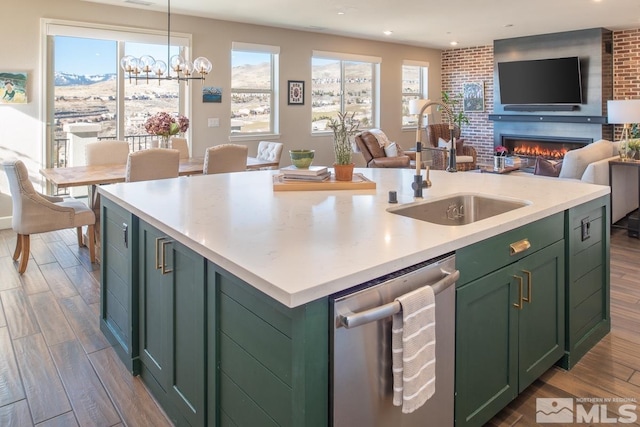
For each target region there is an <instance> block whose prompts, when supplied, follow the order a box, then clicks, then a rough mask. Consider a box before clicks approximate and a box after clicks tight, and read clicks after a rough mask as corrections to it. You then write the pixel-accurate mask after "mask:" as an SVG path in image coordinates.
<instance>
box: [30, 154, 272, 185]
mask: <svg viewBox="0 0 640 427" xmlns="http://www.w3.org/2000/svg"><path fill="white" fill-rule="evenodd" d="M278 165H279V162H277V161H271V160H261V159H258V158H256V157H247V170H256V169H262V168H269V167H276V168H277V167H278ZM203 167H204V157H190V158H188V159H180V166H179V169H178V174H179V175H180V176H188V175H199V174H202V172H203ZM126 173H127V165H125V164H110V165H90V166H89V165H87V166H70V167H66V168H43V169H40V174H41V175H42V176H43V177H44V178H45V179H46V180H47V181H49V183H51V184H52V185H54V186H55V187H57V188H69V187H82V186H85V185H87V186H95V185H104V184H114V183H117V182H125V177H126Z"/></svg>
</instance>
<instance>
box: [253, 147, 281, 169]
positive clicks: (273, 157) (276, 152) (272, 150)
mask: <svg viewBox="0 0 640 427" xmlns="http://www.w3.org/2000/svg"><path fill="white" fill-rule="evenodd" d="M283 146H284V144H283V143H281V142H271V141H260V142H259V143H258V154H257V155H256V158H257V159H258V160H265V161H268V162H278V165H279V164H280V157H282V148H283ZM278 167H279V166H271V167H265V168H262V169H278Z"/></svg>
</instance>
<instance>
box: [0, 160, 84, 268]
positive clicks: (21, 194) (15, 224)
mask: <svg viewBox="0 0 640 427" xmlns="http://www.w3.org/2000/svg"><path fill="white" fill-rule="evenodd" d="M2 166H3V167H4V171H5V172H6V173H7V177H8V180H9V188H10V190H11V200H12V202H13V218H12V222H11V226H12V228H13V231H15V232H16V233H17V234H18V238H17V241H16V249H15V251H14V253H13V260H14V261H18V259H19V260H20V261H19V265H18V273H20V274H22V273H24V272H25V270H26V269H27V262H29V249H30V240H29V236H30V235H31V234H37V233H46V232H49V231H55V230H63V229H66V228H72V227H75V228H76V229H77V232H78V246H83V244H82V227H83V226H84V225H86V226H88V234H89V238H88V239H87V240H88V243H89V256H90V259H91V262H95V261H96V256H95V247H94V239H95V237H94V233H95V228H94V226H95V223H96V217H95V215H94V214H93V211H92V210H91V209H90V208H89V207H88V206H87V205H85V204H84V203H82V202H79V201H77V200H75V199H73V198H69V199H63V198H62V197H52V196H46V195H44V194H40V193H38V192H37V191H36V190H35V189H34V188H33V184H31V181H29V172H28V171H27V167H26V166H25V165H24V163H22V161H20V160H12V161H5V162H3V163H2Z"/></svg>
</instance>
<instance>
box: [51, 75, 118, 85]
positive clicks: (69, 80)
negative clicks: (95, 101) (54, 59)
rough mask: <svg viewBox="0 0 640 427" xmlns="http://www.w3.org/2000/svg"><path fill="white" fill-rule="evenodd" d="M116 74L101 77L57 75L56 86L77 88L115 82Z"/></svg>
mask: <svg viewBox="0 0 640 427" xmlns="http://www.w3.org/2000/svg"><path fill="white" fill-rule="evenodd" d="M115 79H116V74H115V73H114V74H99V75H94V76H90V75H78V74H70V73H55V85H56V86H77V85H92V84H94V83H100V82H106V81H109V80H115Z"/></svg>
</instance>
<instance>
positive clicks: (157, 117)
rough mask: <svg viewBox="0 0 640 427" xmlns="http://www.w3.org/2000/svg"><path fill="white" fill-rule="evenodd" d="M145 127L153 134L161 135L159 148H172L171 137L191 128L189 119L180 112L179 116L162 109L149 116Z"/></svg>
mask: <svg viewBox="0 0 640 427" xmlns="http://www.w3.org/2000/svg"><path fill="white" fill-rule="evenodd" d="M144 128H145V129H146V131H147V132H149V133H150V134H152V135H157V136H159V137H160V141H159V145H158V147H159V148H171V146H170V142H169V138H170V137H171V136H173V135H177V134H178V133H184V132H186V131H187V129H189V119H188V118H186V117H185V116H183V115H182V114H179V115H178V116H177V117H174V116H172V115H171V114H169V113H166V112H164V111H161V112H159V113H156V114H154V115H153V116H151V117H149V118H148V119H147V121H146V122H145V123H144Z"/></svg>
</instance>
